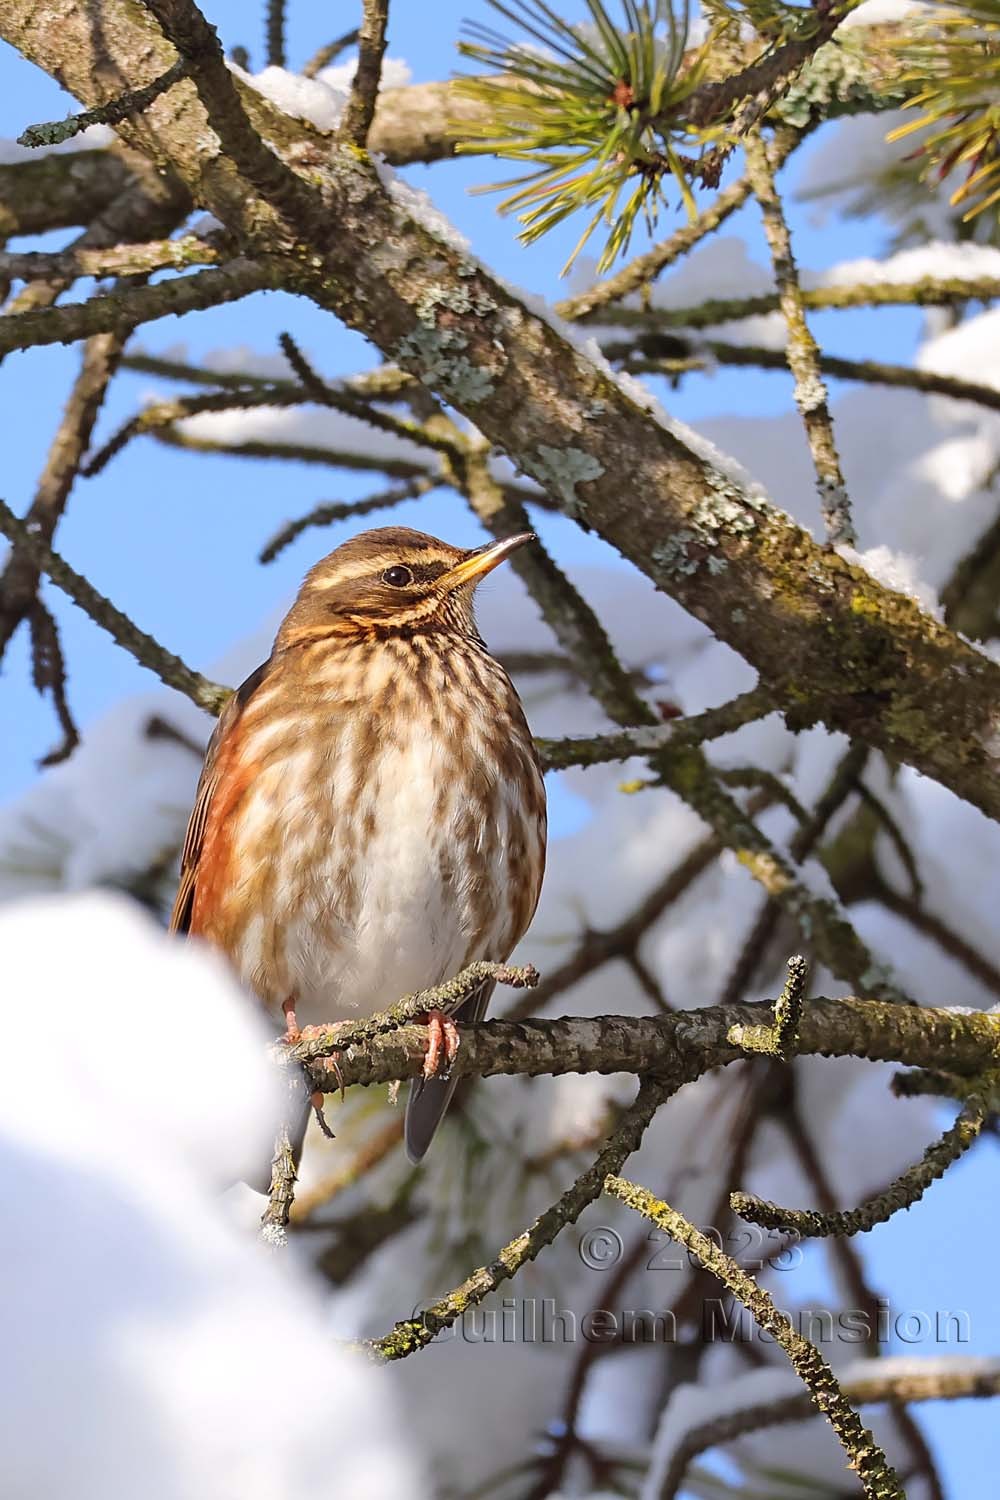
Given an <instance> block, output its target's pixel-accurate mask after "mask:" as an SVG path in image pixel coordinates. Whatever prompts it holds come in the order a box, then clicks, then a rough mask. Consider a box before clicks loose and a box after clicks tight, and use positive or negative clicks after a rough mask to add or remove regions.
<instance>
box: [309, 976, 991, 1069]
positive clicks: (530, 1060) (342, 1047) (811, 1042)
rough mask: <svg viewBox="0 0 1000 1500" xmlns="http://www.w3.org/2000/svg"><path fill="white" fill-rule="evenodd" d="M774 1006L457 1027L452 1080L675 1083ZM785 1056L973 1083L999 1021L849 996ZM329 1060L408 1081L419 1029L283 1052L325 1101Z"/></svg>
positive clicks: (725, 1053) (423, 1051) (820, 1016)
mask: <svg viewBox="0 0 1000 1500" xmlns="http://www.w3.org/2000/svg"><path fill="white" fill-rule="evenodd" d="M772 1007H773V1001H765V1002H760V1003H753V1004H740V1005H722V1006H706V1007H704V1008H703V1009H700V1010H677V1011H672V1012H670V1013H668V1014H660V1015H655V1016H615V1015H610V1016H591V1017H583V1016H580V1017H562V1018H560V1019H558V1020H530V1019H526V1018H522V1019H520V1020H518V1021H506V1020H494V1021H485V1022H482V1023H479V1024H476V1025H463V1027H462V1042H461V1046H460V1047H459V1049H458V1053H457V1055H456V1057H455V1060H454V1062H453V1064H452V1069H453V1071H454V1073H455V1075H456V1076H457V1077H461V1078H465V1077H469V1078H487V1077H492V1076H493V1075H495V1074H497V1073H505V1074H509V1075H523V1076H524V1077H528V1078H537V1077H541V1076H543V1075H546V1074H556V1075H561V1074H563V1073H637V1074H639V1075H640V1076H641V1077H645V1076H646V1075H647V1074H649V1075H651V1076H652V1075H654V1074H655V1075H656V1076H657V1077H660V1078H665V1079H668V1080H677V1079H681V1080H684V1079H687V1078H688V1077H698V1076H700V1074H701V1073H703V1072H707V1071H708V1070H709V1069H710V1068H716V1067H725V1066H727V1065H728V1064H729V1063H732V1062H737V1061H739V1060H740V1059H745V1058H746V1051H745V1050H744V1048H743V1046H742V1042H741V1034H742V1031H743V1029H744V1028H747V1027H752V1026H759V1025H761V1024H762V1023H767V1022H768V1021H769V1020H770V1019H771V1016H772V1014H773V1009H772ZM794 1052H795V1055H796V1056H806V1055H808V1054H813V1053H818V1054H820V1055H821V1056H823V1057H864V1058H868V1059H869V1061H872V1062H896V1063H899V1064H901V1065H903V1066H906V1067H914V1068H929V1069H940V1070H943V1071H944V1072H946V1073H953V1074H955V1075H960V1076H963V1077H972V1078H975V1077H979V1076H980V1075H981V1074H982V1073H983V1071H984V1069H993V1068H996V1067H998V1066H1000V1018H998V1017H997V1016H994V1015H989V1014H983V1013H981V1012H968V1011H952V1010H941V1009H935V1008H931V1007H929V1006H916V1005H897V1004H893V1003H891V1002H889V1001H884V1000H861V999H858V998H857V997H855V996H846V997H843V998H840V999H836V1000H831V999H825V998H819V999H813V1000H810V1002H809V1004H808V1005H807V1006H805V1008H804V1009H803V1012H802V1018H801V1021H800V1025H799V1039H798V1042H797V1043H796V1045H795V1048H794ZM333 1054H336V1056H337V1062H338V1065H339V1067H340V1071H341V1074H342V1076H343V1081H344V1084H345V1085H348V1084H354V1083H364V1084H370V1083H388V1082H390V1081H391V1080H393V1079H396V1078H416V1077H417V1076H419V1074H420V1072H421V1070H422V1068H423V1065H424V1061H425V1058H426V1055H427V1028H426V1027H424V1026H416V1025H412V1024H409V1025H404V1026H401V1027H399V1028H398V1029H396V1030H394V1031H390V1032H386V1033H384V1034H379V1035H378V1036H375V1037H372V1038H370V1039H369V1040H368V1041H366V1042H364V1043H356V1044H355V1043H350V1042H344V1040H343V1032H342V1030H341V1031H340V1032H338V1029H337V1025H336V1024H333V1025H331V1026H330V1027H329V1028H319V1029H318V1035H317V1036H314V1037H310V1038H309V1039H307V1040H304V1041H301V1042H299V1043H297V1044H296V1045H295V1046H294V1047H290V1048H283V1049H282V1056H283V1058H285V1059H286V1060H288V1061H296V1062H304V1063H308V1064H315V1065H316V1066H314V1067H313V1068H312V1074H313V1080H314V1087H316V1088H318V1089H323V1090H326V1091H327V1092H330V1091H332V1090H334V1089H335V1088H339V1081H338V1082H334V1081H331V1078H330V1075H329V1073H327V1072H326V1071H325V1068H324V1060H325V1059H326V1058H327V1057H330V1056H332V1055H333Z"/></svg>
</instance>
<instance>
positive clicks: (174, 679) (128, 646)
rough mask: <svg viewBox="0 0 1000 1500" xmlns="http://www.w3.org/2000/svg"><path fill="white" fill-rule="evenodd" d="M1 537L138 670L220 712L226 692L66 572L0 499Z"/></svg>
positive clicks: (81, 579)
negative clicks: (139, 666)
mask: <svg viewBox="0 0 1000 1500" xmlns="http://www.w3.org/2000/svg"><path fill="white" fill-rule="evenodd" d="M0 532H2V533H3V535H4V536H5V537H6V538H7V540H8V541H9V542H11V543H12V544H13V545H14V546H15V547H17V548H19V549H20V550H21V551H22V552H23V553H24V554H25V555H26V556H27V557H28V559H29V560H30V561H31V563H32V564H33V566H34V567H35V569H36V570H37V571H38V572H40V573H45V574H46V575H47V576H48V577H49V578H51V580H52V582H53V583H54V584H55V585H56V587H57V588H60V589H62V591H63V593H65V594H68V595H69V597H70V599H72V601H73V603H74V604H76V605H78V606H79V608H80V609H82V610H83V612H84V614H87V615H89V616H90V618H91V619H92V620H93V621H94V622H95V623H96V624H98V625H100V627H101V629H102V630H106V631H107V632H108V634H109V635H110V636H111V639H112V640H113V641H116V642H117V643H118V645H119V646H121V647H122V648H123V649H124V650H125V651H127V652H128V653H129V654H130V655H131V656H134V657H135V659H136V661H138V662H140V663H141V664H142V666H144V667H148V668H149V670H150V671H151V672H155V673H156V675H157V677H159V679H160V681H161V682H165V683H166V685H167V686H168V687H172V688H176V690H177V691H178V692H179V693H183V694H184V695H185V697H187V698H190V699H191V702H192V703H195V704H197V706H198V707H199V708H203V709H205V710H206V712H208V713H211V714H218V713H219V712H220V711H221V710H222V707H223V705H224V704H225V702H226V700H227V699H228V697H229V695H230V692H231V689H230V688H226V687H222V686H221V685H220V684H219V683H217V682H210V681H209V679H208V678H207V677H203V676H202V675H201V673H200V672H193V671H192V670H191V668H190V667H188V666H186V665H185V663H184V662H182V661H181V659H180V657H179V656H174V655H173V653H172V652H170V651H167V650H165V649H164V647H163V646H161V645H160V643H159V641H155V640H154V639H153V637H152V636H151V635H147V634H146V632H145V631H144V630H140V629H139V627H138V625H135V624H133V622H132V621H131V620H130V619H129V618H128V616H127V615H125V614H123V613H122V611H121V610H120V609H118V608H116V606H115V605H113V604H112V603H111V600H110V599H106V598H105V597H104V595H103V594H100V593H98V591H97V589H95V588H94V586H93V584H92V583H90V582H88V580H87V579H86V578H84V577H83V576H82V575H81V574H80V573H77V572H76V570H75V569H74V568H71V567H70V566H69V564H68V563H67V562H65V561H64V560H63V558H61V557H60V556H59V554H58V553H57V552H53V550H52V548H51V547H49V546H48V544H47V543H46V542H44V541H43V540H42V539H41V537H40V536H39V535H38V534H37V532H35V531H29V529H28V528H27V526H26V525H25V524H24V522H23V521H21V520H19V519H18V517H17V516H15V514H14V512H13V511H12V510H11V509H10V507H9V506H8V505H7V504H5V502H4V501H3V500H0Z"/></svg>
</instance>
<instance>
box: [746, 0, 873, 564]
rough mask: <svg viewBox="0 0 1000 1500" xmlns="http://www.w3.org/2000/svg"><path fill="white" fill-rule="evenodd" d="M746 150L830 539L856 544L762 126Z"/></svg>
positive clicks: (816, 355) (816, 354) (815, 352)
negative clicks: (762, 134)
mask: <svg viewBox="0 0 1000 1500" xmlns="http://www.w3.org/2000/svg"><path fill="white" fill-rule="evenodd" d="M830 9H831V13H835V14H837V16H838V19H839V15H840V13H839V12H836V10H835V7H832V6H831V8H830ZM834 25H836V21H835V22H834ZM831 30H832V27H831ZM744 150H745V152H746V162H747V176H748V177H749V179H750V185H751V187H752V188H753V192H754V197H755V198H756V199H757V202H758V203H759V204H760V211H761V214H762V216H763V219H764V235H765V237H766V239H767V243H768V245H769V247H770V250H771V264H772V265H773V267H774V279H775V281H776V282H777V284H778V300H779V303H780V306H781V311H782V314H783V316H784V319H785V324H786V326H787V328H788V342H787V345H786V349H785V353H786V356H787V359H788V367H789V369H790V370H791V372H792V374H793V375H794V376H795V404H796V406H797V407H798V409H799V412H800V414H801V416H802V422H803V425H804V427H805V430H806V438H807V439H808V442H809V450H810V452H811V453H812V459H813V466H814V468H815V470H816V485H817V488H818V490H819V503H820V510H821V512H822V515H823V523H824V525H825V527H826V535H827V539H828V541H830V542H831V543H832V544H837V543H845V544H847V545H849V546H853V545H854V543H855V542H856V541H857V533H856V532H855V530H854V523H853V522H852V520H851V502H850V498H849V496H848V493H847V486H846V485H845V483H844V476H843V473H842V471H841V467H840V458H839V456H838V454H837V447H836V443H835V442H834V437H833V420H832V418H831V416H830V407H829V402H828V399H827V393H826V386H825V385H824V383H823V377H822V375H821V374H820V362H819V346H818V345H817V343H816V340H815V338H814V337H813V335H812V331H811V330H810V328H809V324H808V323H807V322H806V316H805V304H804V303H803V300H802V288H801V287H800V285H799V274H798V270H797V269H796V265H795V257H794V255H793V253H792V237H791V235H790V234H789V231H788V222H787V220H786V218H785V211H784V209H783V208H782V205H781V199H780V197H779V196H778V190H777V188H776V187H775V182H774V172H773V170H772V168H771V163H770V161H769V160H768V154H767V147H766V146H765V145H764V142H763V140H762V138H761V135H760V132H759V131H758V130H752V131H751V132H750V134H749V135H748V136H747V139H746V141H745V142H744Z"/></svg>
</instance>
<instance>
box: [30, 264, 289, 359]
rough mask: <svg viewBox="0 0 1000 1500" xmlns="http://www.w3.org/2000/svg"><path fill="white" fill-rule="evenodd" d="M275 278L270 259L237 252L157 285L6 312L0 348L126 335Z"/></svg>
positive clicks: (272, 282)
mask: <svg viewBox="0 0 1000 1500" xmlns="http://www.w3.org/2000/svg"><path fill="white" fill-rule="evenodd" d="M278 282H279V273H278V272H277V270H276V266H275V264H274V263H273V262H269V263H266V262H264V261H251V260H245V259H243V258H242V257H241V258H238V259H236V260H232V261H230V262H229V264H228V265H226V266H219V267H218V269H215V270H208V271H195V272H194V273H193V274H192V275H191V276H179V277H177V278H176V279H175V280H173V281H160V282H157V283H156V285H155V286H135V287H128V288H125V289H123V290H120V291H114V292H107V293H105V294H103V295H100V296H96V297H90V298H88V300H87V301H86V302H72V303H68V304H67V305H66V306H65V307H45V308H41V309H39V310H37V311H35V312H22V313H13V314H9V315H8V316H6V317H2V318H0V354H9V353H10V351H11V350H12V349H32V348H36V347H38V346H41V345H44V344H71V343H73V342H74V340H76V339H82V338H89V337H90V336H91V335H92V334H95V333H116V334H118V335H119V336H120V337H125V336H127V335H128V334H130V333H131V332H132V330H133V329H134V328H137V327H138V326H139V324H140V323H150V322H152V321H153V320H154V319H156V318H164V317H166V316H167V315H168V314H170V313H173V314H175V315H178V316H179V315H180V314H181V313H186V312H200V311H202V310H203V309H204V308H206V307H218V306H219V305H220V304H221V303H223V302H235V301H236V300H238V299H239V298H240V297H247V296H249V295H250V293H251V292H257V291H261V290H262V289H263V288H265V287H273V286H276V285H277V284H278Z"/></svg>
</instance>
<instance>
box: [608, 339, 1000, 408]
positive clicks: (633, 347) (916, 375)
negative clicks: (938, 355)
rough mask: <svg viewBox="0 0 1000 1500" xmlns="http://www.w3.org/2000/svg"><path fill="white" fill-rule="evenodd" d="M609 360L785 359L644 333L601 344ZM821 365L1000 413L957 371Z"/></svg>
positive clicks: (634, 365)
mask: <svg viewBox="0 0 1000 1500" xmlns="http://www.w3.org/2000/svg"><path fill="white" fill-rule="evenodd" d="M602 352H603V354H604V356H605V358H606V359H609V360H611V361H612V363H621V364H622V365H623V366H624V368H625V369H627V370H628V371H629V372H630V373H632V374H635V375H646V374H654V375H677V374H683V373H684V372H685V371H687V370H707V369H710V368H711V366H712V365H713V364H721V365H735V366H740V367H742V366H749V367H751V368H757V369H762V370H787V369H788V360H787V358H786V356H785V354H784V353H783V352H782V351H781V350H779V349H766V348H764V347H763V346H761V345H758V344H729V343H725V342H723V341H722V340H721V339H697V340H695V339H685V338H683V337H678V336H677V335H672V334H655V333H654V334H648V335H646V336H645V337H640V338H637V339H636V340H635V342H634V343H618V344H614V343H612V344H604V345H602ZM819 368H820V370H821V371H822V372H823V374H824V375H832V376H834V377H835V378H836V379H837V380H857V381H860V382H862V383H863V384H865V385H887V386H892V387H894V388H896V389H900V390H914V391H923V392H925V393H926V394H927V395H929V396H948V397H950V398H951V399H953V400H955V401H972V402H974V403H975V404H976V405H977V406H985V407H988V408H989V409H990V410H992V411H1000V391H998V390H997V389H996V387H995V386H991V385H981V384H980V383H979V382H978V381H975V380H962V379H960V378H959V377H958V376H956V375H939V374H937V373H936V372H935V371H934V370H918V369H915V368H913V367H912V366H910V365H890V364H885V363H884V362H883V361H882V360H877V359H843V358H841V356H840V355H838V354H827V353H825V352H824V351H823V350H822V349H821V350H820V351H819Z"/></svg>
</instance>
